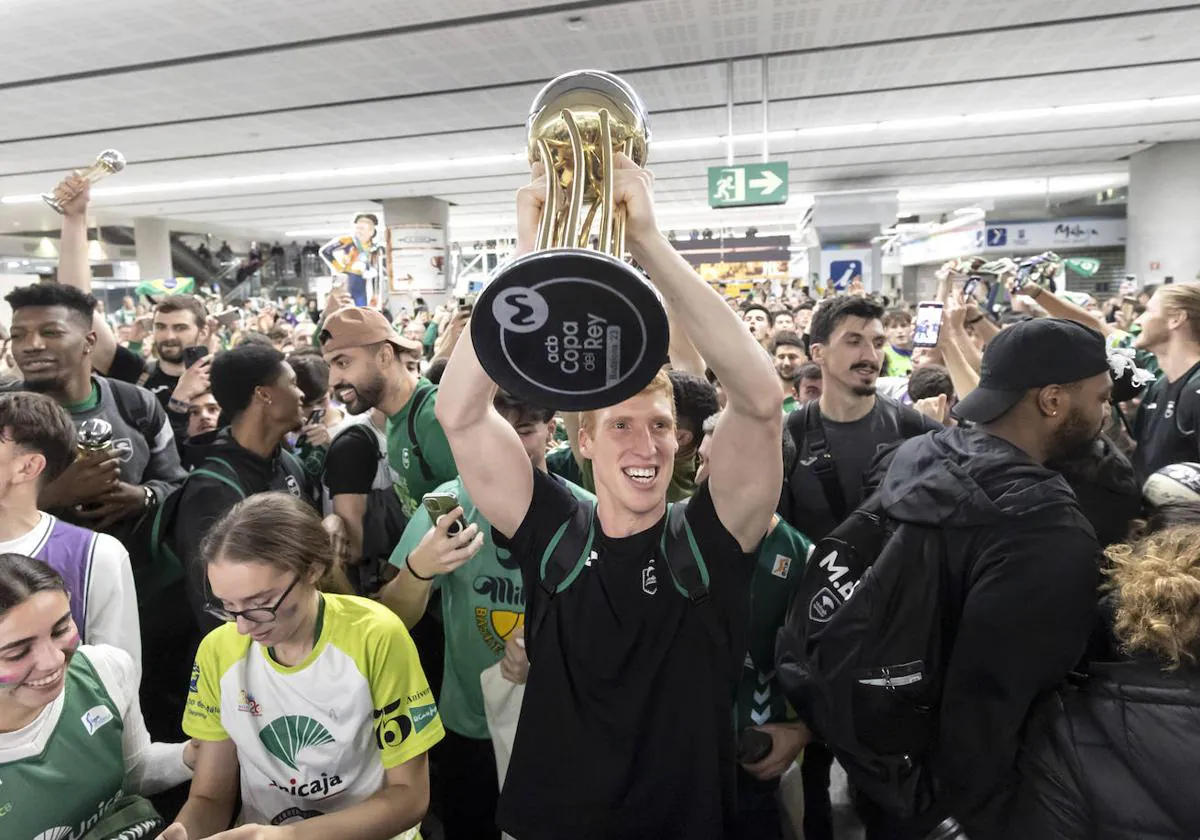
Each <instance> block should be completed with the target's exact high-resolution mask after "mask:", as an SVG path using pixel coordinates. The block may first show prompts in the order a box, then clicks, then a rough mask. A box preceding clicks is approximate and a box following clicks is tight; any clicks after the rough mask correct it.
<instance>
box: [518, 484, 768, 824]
mask: <svg viewBox="0 0 1200 840" xmlns="http://www.w3.org/2000/svg"><path fill="white" fill-rule="evenodd" d="M534 476H535V478H534V493H533V501H532V504H531V505H530V508H529V513H528V514H527V515H526V517H525V521H524V522H523V523H522V524H521V527H520V528H519V529H518V531H517V533H516V534H515V535H514V536H513V539H512V540H510V541H504V540H503V537H502V536H501V535H499V534H497V536H498V537H500V543H501V544H504V543H505V542H507V543H508V544H509V545H510V547H511V549H512V554H513V556H514V557H519V558H521V571H522V577H523V578H524V586H525V593H526V605H527V608H530V609H542V604H541V603H540V601H541V599H543V598H545V597H546V596H545V595H544V594H543V592H542V590H541V588H540V586H539V582H540V580H541V574H540V569H541V559H542V555H543V553H544V551H545V549H546V547H547V546H548V545H549V544H550V542H551V540H552V539H553V538H554V535H555V533H556V532H557V531H558V529H559V527H560V526H561V525H562V523H563V522H565V521H566V520H568V519H570V518H571V516H572V514H573V512H574V510H575V508H576V505H577V504H578V502H577V501H576V500H575V497H574V496H572V495H571V493H570V492H569V491H568V490H566V489H565V488H564V487H563V486H562V485H561V484H559V483H558V482H557V481H555V480H554V479H553V478H551V477H549V476H547V475H544V474H543V473H541V472H540V471H535V472H534ZM681 504H686V505H687V514H686V516H687V522H688V524H689V525H690V527H691V529H692V533H693V534H694V536H695V540H696V543H697V545H698V546H699V547H700V550H701V553H702V557H703V560H704V565H705V566H706V567H707V569H708V574H709V591H710V600H709V602H708V603H707V604H704V605H700V606H696V605H693V604H692V603H691V601H689V600H688V598H687V597H686V596H684V595H683V594H682V593H681V592H680V590H679V589H677V588H676V586H675V585H674V583H673V578H672V576H671V573H670V571H669V569H668V568H667V567H666V563H665V560H664V559H663V558H661V557H659V556H658V553H657V551H656V549H657V547H658V544H659V541H660V539H661V537H662V531H663V528H664V526H665V521H666V520H665V517H664V519H662V520H660V521H659V522H658V523H657V524H656V525H654V526H653V527H652V528H650V529H649V530H647V531H643V532H642V533H640V534H635V535H634V536H631V537H625V538H622V539H613V538H610V537H606V536H604V534H603V533H602V532H601V528H600V523H599V520H598V519H597V520H596V524H595V542H594V543H593V546H592V554H591V556H590V558H589V560H588V562H587V563H586V564H585V565H583V566H581V567H580V568H579V569H578V575H577V576H576V577H574V578H573V579H572V578H571V577H568V578H567V581H566V583H565V588H561V587H560V591H559V593H558V594H557V595H556V596H554V597H553V598H552V599H551V600H550V601H549V603H548V604H545V610H546V614H545V620H544V621H543V623H542V624H541V625H540V627H539V628H538V633H537V635H536V637H534V638H533V639H532V640H531V643H530V649H529V656H530V661H531V662H532V665H531V666H530V676H529V683H528V685H527V686H526V688H525V698H524V701H523V704H522V706H521V719H520V725H519V726H518V729H517V736H516V742H515V744H514V747H513V754H512V761H511V763H510V764H509V769H508V776H507V778H506V780H505V783H504V790H503V792H502V794H501V799H500V807H499V812H498V822H499V825H500V827H501V828H503V829H504V830H505V831H507V832H508V833H510V834H512V835H513V836H515V837H519V838H521V840H542V838H546V840H551V838H553V840H560V838H565V837H570V838H576V839H577V840H593V839H594V840H600V838H604V839H605V840H607V838H634V837H637V838H641V837H645V838H656V839H657V840H665V838H687V839H688V840H717V838H724V837H726V836H729V834H728V832H729V831H730V830H731V826H732V820H733V817H734V812H735V808H736V805H735V802H734V799H735V793H734V789H735V775H734V770H735V767H736V763H735V756H734V741H735V739H734V727H733V721H734V718H733V698H734V691H735V688H736V685H737V679H738V677H739V676H740V672H741V667H742V664H743V660H744V659H745V656H746V627H747V623H748V620H749V590H750V578H751V576H752V574H753V571H754V558H753V556H748V555H746V554H744V553H743V552H742V550H741V547H740V546H739V545H738V543H737V541H736V540H735V539H734V537H733V536H732V535H731V534H730V533H729V532H728V531H726V530H725V527H724V526H723V525H722V524H721V522H720V520H719V519H718V518H717V514H716V510H715V509H714V507H713V503H712V497H711V496H710V495H709V492H708V486H707V484H704V485H702V486H701V487H700V489H699V490H698V491H697V492H696V495H695V496H693V497H692V499H691V500H689V501H688V502H686V503H681ZM706 610H710V611H711V612H709V613H708V614H705V611H706Z"/></svg>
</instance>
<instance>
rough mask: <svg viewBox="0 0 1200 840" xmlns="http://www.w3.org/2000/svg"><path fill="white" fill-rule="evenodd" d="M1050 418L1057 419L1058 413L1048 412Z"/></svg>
mask: <svg viewBox="0 0 1200 840" xmlns="http://www.w3.org/2000/svg"><path fill="white" fill-rule="evenodd" d="M1050 416H1051V417H1057V416H1058V412H1057V411H1051V412H1050Z"/></svg>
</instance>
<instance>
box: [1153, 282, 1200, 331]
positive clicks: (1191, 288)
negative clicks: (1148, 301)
mask: <svg viewBox="0 0 1200 840" xmlns="http://www.w3.org/2000/svg"><path fill="white" fill-rule="evenodd" d="M1155 294H1156V295H1157V296H1158V297H1159V299H1161V300H1162V305H1163V309H1164V310H1166V311H1167V312H1182V313H1183V314H1184V315H1186V316H1187V328H1188V334H1189V335H1190V336H1191V338H1192V341H1197V342H1200V284H1197V283H1171V284H1170V285H1168V286H1160V287H1159V289H1158V291H1157V292H1155Z"/></svg>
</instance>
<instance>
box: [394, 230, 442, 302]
mask: <svg viewBox="0 0 1200 840" xmlns="http://www.w3.org/2000/svg"><path fill="white" fill-rule="evenodd" d="M387 265H388V290H389V291H390V292H391V293H392V294H404V293H406V292H443V291H445V290H446V288H447V286H446V230H445V228H443V227H441V226H440V225H391V226H389V227H388V229H387Z"/></svg>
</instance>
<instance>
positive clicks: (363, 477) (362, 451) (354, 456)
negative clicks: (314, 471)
mask: <svg viewBox="0 0 1200 840" xmlns="http://www.w3.org/2000/svg"><path fill="white" fill-rule="evenodd" d="M378 471H379V439H378V438H377V437H376V436H375V433H374V432H372V431H371V430H370V429H368V428H367V427H366V426H355V427H353V428H349V429H347V430H346V431H344V432H342V433H341V434H339V435H338V436H337V437H336V438H334V440H333V443H331V444H330V445H329V454H328V455H326V456H325V472H324V475H323V479H324V481H325V486H326V487H328V488H329V495H330V496H341V495H345V494H351V495H361V496H365V495H367V494H368V493H370V492H371V485H372V484H374V483H375V474H376V473H377V472H378Z"/></svg>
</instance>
